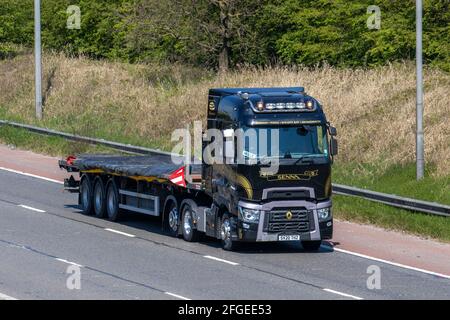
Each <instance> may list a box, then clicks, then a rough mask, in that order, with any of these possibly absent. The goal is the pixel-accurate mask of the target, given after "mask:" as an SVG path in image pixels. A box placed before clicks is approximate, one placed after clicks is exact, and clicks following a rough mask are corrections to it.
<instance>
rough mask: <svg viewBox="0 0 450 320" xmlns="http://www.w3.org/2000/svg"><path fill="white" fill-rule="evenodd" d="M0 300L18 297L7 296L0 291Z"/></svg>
mask: <svg viewBox="0 0 450 320" xmlns="http://www.w3.org/2000/svg"><path fill="white" fill-rule="evenodd" d="M0 300H18V299H16V298H13V297H11V296H8V295H6V294H3V293H0Z"/></svg>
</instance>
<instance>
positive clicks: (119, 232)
mask: <svg viewBox="0 0 450 320" xmlns="http://www.w3.org/2000/svg"><path fill="white" fill-rule="evenodd" d="M105 230H106V231H109V232H114V233H117V234H121V235H123V236H125V237H130V238H135V237H136V236H135V235H134V234H130V233H126V232H122V231H118V230H114V229H110V228H105Z"/></svg>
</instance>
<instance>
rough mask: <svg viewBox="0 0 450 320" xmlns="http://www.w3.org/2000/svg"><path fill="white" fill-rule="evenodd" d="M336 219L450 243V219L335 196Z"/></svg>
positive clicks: (358, 199) (359, 199) (334, 211)
mask: <svg viewBox="0 0 450 320" xmlns="http://www.w3.org/2000/svg"><path fill="white" fill-rule="evenodd" d="M333 206H334V208H333V213H334V217H335V218H338V219H341V220H347V221H353V222H359V223H364V224H373V225H376V226H379V227H383V228H386V229H391V230H397V231H404V232H407V233H411V234H415V235H418V236H422V237H429V238H434V239H437V240H440V241H445V242H450V218H447V217H440V216H431V215H427V214H422V213H414V212H411V211H407V210H401V209H397V208H393V207H389V206H386V205H384V204H381V203H376V202H371V201H368V200H364V199H361V198H356V197H347V196H341V195H336V196H333Z"/></svg>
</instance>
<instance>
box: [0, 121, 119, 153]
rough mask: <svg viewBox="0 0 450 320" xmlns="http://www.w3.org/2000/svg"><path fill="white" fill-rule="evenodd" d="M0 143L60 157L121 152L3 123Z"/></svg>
mask: <svg viewBox="0 0 450 320" xmlns="http://www.w3.org/2000/svg"><path fill="white" fill-rule="evenodd" d="M0 143H2V144H5V145H9V146H12V147H18V148H20V149H25V150H31V151H34V152H36V153H41V154H46V155H51V156H58V157H64V156H67V155H69V154H80V153H108V154H109V153H111V154H112V153H120V152H119V151H117V150H114V149H111V148H107V147H103V146H98V145H91V144H87V143H82V142H75V141H69V140H66V139H63V138H60V137H52V136H46V135H40V134H36V133H32V132H29V131H27V130H25V129H19V128H12V127H9V126H2V125H0Z"/></svg>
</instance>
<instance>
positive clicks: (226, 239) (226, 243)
mask: <svg viewBox="0 0 450 320" xmlns="http://www.w3.org/2000/svg"><path fill="white" fill-rule="evenodd" d="M220 238H221V240H222V248H223V249H224V250H227V251H233V250H236V249H237V247H238V242H237V241H234V240H232V238H231V219H230V216H229V215H228V213H225V214H224V215H223V216H222V223H221V224H220Z"/></svg>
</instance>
